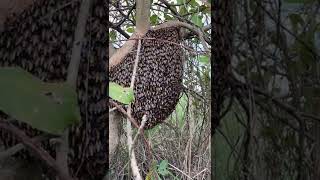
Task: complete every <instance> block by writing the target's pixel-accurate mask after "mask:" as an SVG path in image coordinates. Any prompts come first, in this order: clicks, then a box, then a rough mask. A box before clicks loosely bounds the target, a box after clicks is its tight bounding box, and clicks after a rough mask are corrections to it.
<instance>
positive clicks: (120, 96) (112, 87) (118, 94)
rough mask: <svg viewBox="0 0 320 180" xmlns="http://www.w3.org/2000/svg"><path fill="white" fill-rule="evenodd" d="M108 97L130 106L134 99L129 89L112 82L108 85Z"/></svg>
mask: <svg viewBox="0 0 320 180" xmlns="http://www.w3.org/2000/svg"><path fill="white" fill-rule="evenodd" d="M109 97H111V98H112V99H114V100H117V101H119V102H121V103H123V104H130V103H131V102H132V101H133V99H134V95H133V90H132V89H131V88H124V87H122V86H120V85H119V84H116V83H114V82H110V83H109Z"/></svg>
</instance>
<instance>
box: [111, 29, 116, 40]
mask: <svg viewBox="0 0 320 180" xmlns="http://www.w3.org/2000/svg"><path fill="white" fill-rule="evenodd" d="M109 38H110V40H111V41H114V40H116V38H117V34H116V32H115V31H114V30H111V31H110V33H109Z"/></svg>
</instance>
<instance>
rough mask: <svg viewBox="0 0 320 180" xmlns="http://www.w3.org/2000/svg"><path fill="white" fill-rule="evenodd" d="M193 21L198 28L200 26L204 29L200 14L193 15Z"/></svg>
mask: <svg viewBox="0 0 320 180" xmlns="http://www.w3.org/2000/svg"><path fill="white" fill-rule="evenodd" d="M191 21H192V22H193V23H194V24H195V25H197V26H199V27H203V23H202V20H201V17H200V16H199V14H194V15H192V17H191Z"/></svg>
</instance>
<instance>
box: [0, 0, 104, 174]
mask: <svg viewBox="0 0 320 180" xmlns="http://www.w3.org/2000/svg"><path fill="white" fill-rule="evenodd" d="M80 3H81V1H79V0H36V1H34V3H33V4H32V5H31V6H30V7H28V8H26V9H25V10H24V11H23V12H22V13H21V14H17V15H14V16H12V17H10V18H9V19H7V21H6V23H5V25H4V29H3V31H2V32H0V67H8V66H9V67H12V66H18V67H21V68H23V69H24V70H26V71H28V72H30V73H31V74H33V75H34V76H36V77H38V78H40V79H41V80H43V81H45V82H63V81H66V78H67V69H68V65H69V62H70V59H71V54H72V46H73V39H74V32H75V28H76V25H77V20H78V13H79V9H80ZM107 19H108V17H107V8H106V3H105V2H104V1H102V0H93V1H92V8H91V10H90V15H89V19H88V21H87V26H86V32H85V38H84V42H83V45H82V50H81V62H80V67H79V74H78V79H77V94H78V104H79V107H80V112H81V122H80V123H79V124H77V125H74V126H73V127H72V128H71V129H70V131H69V146H70V147H69V150H70V153H69V159H68V165H69V169H70V173H71V175H72V176H73V177H77V178H79V179H89V180H90V179H95V180H96V179H102V178H103V177H104V175H105V174H106V169H107V165H108V164H107V163H108V154H107V153H108V151H107V139H108V132H107V129H108V126H107V120H106V119H104V118H103V117H105V115H107V113H108V112H107V109H108V107H107V106H108V104H107V100H108V95H107V90H106V86H107V83H108V79H107V70H106V69H105V68H104V67H105V66H106V63H107V62H108V54H107V48H108V43H107V41H108V39H107V38H108V37H107V22H106V21H107ZM7 118H9V117H8V115H6V114H5V113H3V112H1V111H0V120H5V119H7ZM13 124H14V125H15V126H16V127H18V128H20V129H21V130H23V131H24V132H25V133H26V135H28V136H29V137H34V136H37V135H39V134H41V133H42V132H40V131H39V130H36V129H33V128H32V127H30V126H29V125H27V124H25V123H22V122H14V123H13ZM0 141H2V143H3V144H4V145H5V146H6V147H11V146H13V145H15V144H17V143H19V141H18V140H17V139H16V138H15V137H14V135H12V134H10V133H9V132H7V131H5V130H3V129H1V130H0ZM48 144H49V143H48V142H46V143H43V147H44V148H45V149H46V150H47V151H49V152H51V154H52V155H55V153H54V148H53V147H52V146H51V145H48Z"/></svg>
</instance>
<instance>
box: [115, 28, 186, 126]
mask: <svg viewBox="0 0 320 180" xmlns="http://www.w3.org/2000/svg"><path fill="white" fill-rule="evenodd" d="M143 38H145V39H143ZM180 42H181V37H180V28H178V27H169V28H162V29H157V30H149V31H148V32H147V33H146V35H145V36H144V37H142V40H141V49H140V52H139V53H140V54H139V62H138V66H137V73H136V77H135V84H134V98H135V99H134V102H133V103H132V105H131V107H132V116H133V118H134V119H135V120H136V121H137V122H138V125H139V126H140V124H141V120H142V117H143V115H146V117H147V121H146V124H145V126H144V129H150V128H153V127H154V126H156V125H157V124H159V123H161V122H163V121H164V120H165V119H166V118H167V117H168V116H169V115H170V114H171V113H172V112H173V111H174V109H175V106H176V104H177V103H178V101H179V96H180V92H181V91H182V87H183V86H182V77H183V50H182V47H181V46H179V44H180ZM133 49H134V50H132V51H131V52H130V53H129V54H127V55H126V56H125V58H124V60H123V61H122V62H121V63H119V64H117V65H116V66H114V67H113V68H112V69H111V70H110V71H109V80H110V81H112V82H116V83H118V84H120V85H121V86H124V87H129V86H130V83H131V76H132V73H133V66H134V62H135V58H136V51H137V43H136V44H135V46H134V48H133Z"/></svg>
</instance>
